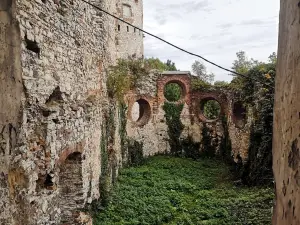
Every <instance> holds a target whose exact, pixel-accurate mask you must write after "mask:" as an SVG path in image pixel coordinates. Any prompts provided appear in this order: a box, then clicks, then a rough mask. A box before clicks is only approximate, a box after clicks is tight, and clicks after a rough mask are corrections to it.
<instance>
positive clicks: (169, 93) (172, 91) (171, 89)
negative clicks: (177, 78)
mask: <svg viewBox="0 0 300 225" xmlns="http://www.w3.org/2000/svg"><path fill="white" fill-rule="evenodd" d="M182 95H183V91H182V87H181V86H180V85H179V84H177V83H172V82H171V83H168V84H167V85H166V86H165V88H164V96H165V98H166V99H167V100H168V101H170V102H177V101H179V100H180V99H181V97H182Z"/></svg>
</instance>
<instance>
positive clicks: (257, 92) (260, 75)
mask: <svg viewBox="0 0 300 225" xmlns="http://www.w3.org/2000/svg"><path fill="white" fill-rule="evenodd" d="M275 67H276V64H274V63H270V64H260V65H258V66H256V67H254V68H252V69H251V70H250V71H249V72H248V75H247V76H249V77H252V78H255V79H256V80H259V81H261V83H258V82H256V81H254V80H253V79H251V80H250V79H247V78H243V79H242V78H239V80H240V81H239V85H241V86H242V87H241V95H242V99H244V104H245V105H246V106H247V107H251V108H252V109H253V111H254V112H253V123H252V126H251V133H250V146H249V149H248V160H247V162H246V164H244V165H243V166H240V170H239V174H240V177H241V179H242V181H243V183H245V184H247V185H262V184H271V181H272V180H273V171H272V133H273V107H274V86H275V75H276V69H275Z"/></svg>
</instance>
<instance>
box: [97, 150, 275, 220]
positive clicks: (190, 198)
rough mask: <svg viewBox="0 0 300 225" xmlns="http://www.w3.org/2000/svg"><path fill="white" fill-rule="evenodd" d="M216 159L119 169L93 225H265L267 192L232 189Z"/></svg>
mask: <svg viewBox="0 0 300 225" xmlns="http://www.w3.org/2000/svg"><path fill="white" fill-rule="evenodd" d="M229 174H231V173H230V172H229V167H228V166H227V165H226V164H224V163H223V162H221V161H218V160H216V159H201V160H199V161H193V160H191V159H182V158H174V157H166V156H155V157H152V158H150V159H148V160H147V161H146V162H145V163H144V165H142V166H139V167H131V168H126V169H123V170H122V171H121V172H120V176H119V178H118V181H117V183H116V185H115V187H114V189H113V191H112V194H111V197H110V199H109V203H108V205H107V206H106V207H104V208H102V209H99V210H98V211H97V213H96V214H95V218H94V224H97V225H105V224H115V225H118V224H119V225H121V224H122V225H123V224H128V225H134V224H141V225H142V224H145V225H146V224H149V225H150V224H151V225H154V224H157V225H158V224H174V225H175V224H210V225H213V224H215V225H221V224H233V225H235V224H241V225H242V224H243V225H246V224H257V225H259V224H262V225H267V224H271V214H272V204H273V203H272V201H273V198H274V194H273V189H272V188H268V187H260V188H258V187H255V188H248V187H245V186H240V187H238V186H235V185H234V183H233V179H232V177H230V175H229Z"/></svg>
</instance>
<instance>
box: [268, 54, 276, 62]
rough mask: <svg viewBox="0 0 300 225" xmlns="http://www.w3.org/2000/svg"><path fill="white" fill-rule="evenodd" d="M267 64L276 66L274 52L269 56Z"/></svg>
mask: <svg viewBox="0 0 300 225" xmlns="http://www.w3.org/2000/svg"><path fill="white" fill-rule="evenodd" d="M269 62H270V63H273V64H276V62H277V54H276V52H273V53H272V54H271V55H270V56H269Z"/></svg>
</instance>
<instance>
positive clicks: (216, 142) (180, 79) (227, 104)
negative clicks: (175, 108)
mask: <svg viewBox="0 0 300 225" xmlns="http://www.w3.org/2000/svg"><path fill="white" fill-rule="evenodd" d="M169 83H176V84H178V85H179V86H180V87H181V89H182V95H181V98H180V99H179V100H178V101H177V102H175V104H177V105H179V104H183V110H182V112H181V115H180V120H181V123H182V124H183V130H182V131H181V135H180V139H181V141H182V143H183V142H185V141H187V140H189V139H191V140H192V142H193V143H192V144H193V145H195V146H198V148H199V149H198V151H199V152H203V151H205V150H206V148H207V149H208V148H209V147H208V146H207V145H210V146H211V148H210V149H213V151H214V154H220V153H221V148H222V147H224V146H222V145H224V143H223V140H224V139H225V138H226V137H225V135H227V133H228V136H229V137H228V138H229V139H230V141H231V148H232V150H231V155H232V156H234V159H235V160H236V161H237V160H238V159H239V157H241V158H242V159H243V160H246V159H247V156H248V155H247V153H248V147H249V138H250V125H251V119H250V118H251V117H250V116H248V118H247V117H243V116H241V114H243V113H246V111H245V109H238V110H237V109H235V108H234V106H235V105H236V103H237V102H238V100H237V97H236V96H235V95H234V94H233V93H232V92H231V91H229V90H225V89H224V90H223V89H210V90H207V89H203V90H192V85H191V75H190V73H189V72H184V71H182V72H178V71H177V72H164V73H158V72H152V73H151V74H150V75H149V76H147V77H146V80H145V81H144V82H142V83H140V84H139V85H138V88H137V89H136V90H133V91H132V92H131V93H129V94H128V95H127V96H126V102H127V105H128V118H129V119H128V123H127V133H128V136H129V137H130V138H132V139H135V140H138V141H139V142H141V143H143V151H144V155H145V156H149V155H154V154H157V153H165V152H170V144H169V140H170V136H169V133H168V132H169V128H168V125H167V123H166V117H165V111H164V110H163V106H164V104H165V102H168V100H167V99H166V98H165V96H164V88H165V86H166V85H167V84H169ZM145 90H146V91H145ZM147 93H148V94H147ZM208 100H216V101H217V102H218V103H219V104H220V107H221V112H220V116H219V118H218V119H216V120H209V119H207V118H206V117H205V116H204V115H203V112H201V109H200V105H201V104H202V102H205V101H208ZM141 102H144V103H143V104H139V105H140V107H138V103H141ZM144 105H148V106H149V107H144ZM240 107H241V106H240ZM241 111H242V112H241ZM249 113H250V112H249ZM249 115H250V114H249ZM223 116H225V117H226V118H227V120H226V121H223V119H222V118H223ZM133 117H136V119H133ZM224 122H225V124H224ZM224 126H225V127H224ZM225 129H228V132H225ZM203 132H208V134H204V133H203ZM203 135H204V136H205V135H208V138H209V140H203ZM204 138H207V137H204Z"/></svg>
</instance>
